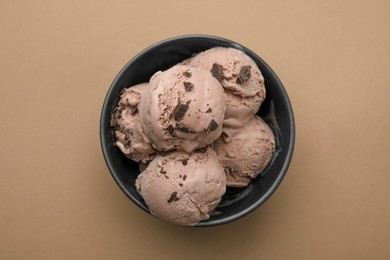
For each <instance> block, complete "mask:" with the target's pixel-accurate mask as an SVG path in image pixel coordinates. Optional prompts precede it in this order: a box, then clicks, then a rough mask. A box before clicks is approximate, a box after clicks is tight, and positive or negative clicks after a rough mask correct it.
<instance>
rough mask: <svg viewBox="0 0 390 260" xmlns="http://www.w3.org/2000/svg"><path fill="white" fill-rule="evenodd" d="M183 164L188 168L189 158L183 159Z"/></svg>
mask: <svg viewBox="0 0 390 260" xmlns="http://www.w3.org/2000/svg"><path fill="white" fill-rule="evenodd" d="M181 163H182V164H183V165H184V166H186V165H187V163H188V158H187V159H183V160H181Z"/></svg>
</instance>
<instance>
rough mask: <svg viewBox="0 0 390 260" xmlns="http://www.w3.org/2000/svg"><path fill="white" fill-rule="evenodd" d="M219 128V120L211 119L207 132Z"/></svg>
mask: <svg viewBox="0 0 390 260" xmlns="http://www.w3.org/2000/svg"><path fill="white" fill-rule="evenodd" d="M217 128H218V124H217V122H215V120H214V119H211V121H210V124H209V126H208V127H207V133H209V132H211V131H214V130H215V129H217Z"/></svg>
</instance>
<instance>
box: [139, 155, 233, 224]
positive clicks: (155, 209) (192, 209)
mask: <svg viewBox="0 0 390 260" xmlns="http://www.w3.org/2000/svg"><path fill="white" fill-rule="evenodd" d="M135 185H136V188H137V190H138V192H139V193H140V194H141V196H142V197H143V199H144V200H145V203H146V205H147V206H148V208H149V210H150V212H151V213H152V214H153V215H154V216H156V217H158V218H161V219H164V220H166V221H169V222H171V223H174V224H180V225H195V224H197V223H198V222H199V221H201V220H205V219H208V218H209V214H210V212H211V211H213V210H214V208H215V207H216V206H217V205H218V203H219V202H220V200H221V197H222V195H223V194H224V193H225V190H226V177H225V173H224V169H223V168H222V166H221V164H220V163H219V161H218V157H217V155H216V154H215V152H214V151H213V150H212V149H211V148H203V149H200V150H198V151H196V152H193V153H192V154H191V155H189V154H187V153H185V152H182V151H174V152H169V153H164V154H159V155H157V156H156V157H155V158H154V160H153V161H151V162H150V164H149V166H148V167H147V168H146V170H144V171H143V172H142V173H141V174H140V175H138V178H137V180H136V183H135Z"/></svg>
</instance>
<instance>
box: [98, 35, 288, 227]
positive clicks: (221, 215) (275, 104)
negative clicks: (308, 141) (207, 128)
mask: <svg viewBox="0 0 390 260" xmlns="http://www.w3.org/2000/svg"><path fill="white" fill-rule="evenodd" d="M217 46H219V47H232V48H236V49H240V50H242V51H243V52H244V53H246V54H247V55H248V56H249V57H251V58H252V59H253V60H254V61H255V63H256V64H257V65H258V67H259V68H260V70H261V72H262V74H263V76H264V79H265V88H266V93H267V96H266V99H265V101H264V102H263V103H262V105H261V108H260V110H259V112H258V115H259V116H260V117H262V118H263V119H264V120H265V121H266V122H267V123H268V124H269V126H270V127H271V129H272V130H273V132H274V134H275V142H276V151H275V153H274V155H273V157H272V159H271V162H270V163H269V165H268V167H267V168H266V169H265V170H264V172H263V173H262V174H261V175H260V176H258V177H257V178H256V179H254V180H252V181H251V183H250V184H249V186H247V187H246V188H241V189H238V188H228V189H227V191H226V193H225V195H224V196H223V197H222V200H221V202H220V203H219V205H218V206H217V208H216V209H215V210H214V211H213V213H212V214H211V215H210V218H209V219H208V220H204V221H201V222H199V223H198V224H197V225H196V226H197V227H206V226H216V225H221V224H226V223H230V222H232V221H234V220H237V219H239V218H242V217H243V216H245V215H247V214H249V213H250V212H252V211H253V210H255V209H256V208H258V207H259V206H260V205H261V204H263V203H264V202H265V201H266V200H267V199H268V198H269V197H270V196H271V195H272V193H273V192H274V191H275V190H276V189H277V187H278V186H279V184H280V183H281V181H282V179H283V177H284V176H285V174H286V172H287V169H288V166H289V164H290V161H291V157H292V154H293V150H294V140H295V126H294V117H293V111H292V107H291V104H290V101H289V98H288V96H287V93H286V90H285V89H284V87H283V85H282V83H281V81H280V80H279V79H278V77H277V75H276V74H275V72H273V70H272V69H271V68H270V67H269V66H268V65H267V64H266V63H265V62H264V61H263V60H262V59H261V58H260V57H259V56H257V55H256V54H255V53H253V52H252V51H250V50H249V49H247V48H245V47H244V46H242V45H241V44H238V43H236V42H233V41H231V40H228V39H224V38H220V37H216V36H210V35H184V36H178V37H174V38H169V39H166V40H163V41H160V42H158V43H156V44H154V45H152V46H150V47H148V48H146V49H145V50H143V51H142V52H141V53H139V54H138V55H137V56H135V57H134V58H133V59H131V60H130V61H129V62H128V63H127V64H126V65H125V67H124V68H123V69H122V70H121V71H120V72H119V74H118V76H117V77H116V78H115V80H114V81H113V83H112V85H111V87H110V88H109V90H108V93H107V96H106V98H105V100H104V104H103V108H102V113H101V119H100V141H101V146H102V151H103V155H104V158H105V161H106V163H107V166H108V169H109V171H110V172H111V175H112V177H113V178H114V180H115V181H116V183H117V184H118V186H119V187H120V188H121V190H122V191H123V192H124V193H125V194H126V196H127V197H129V198H130V200H131V201H133V202H134V203H135V204H136V205H137V206H139V207H140V208H141V209H143V210H144V211H146V212H147V213H149V214H150V212H149V210H148V207H147V206H146V204H145V202H144V200H143V199H142V197H141V196H140V195H139V193H138V192H137V190H136V188H135V180H136V178H137V176H138V174H139V167H138V163H136V162H133V161H131V160H130V159H128V158H126V157H125V156H124V155H123V154H122V153H121V151H120V150H119V149H118V148H117V147H116V146H115V145H114V136H113V134H112V129H111V127H110V118H111V114H112V111H113V109H114V108H115V106H116V104H117V102H118V100H119V96H120V92H121V90H122V89H123V88H126V87H130V86H133V85H136V84H138V83H142V82H147V81H149V79H150V77H151V76H152V75H153V74H154V73H155V72H157V71H159V70H166V69H168V68H170V67H172V66H174V65H175V64H177V63H178V62H181V61H182V60H184V59H187V58H189V57H191V56H192V55H193V54H194V53H197V52H200V51H204V50H206V49H210V48H213V47H217Z"/></svg>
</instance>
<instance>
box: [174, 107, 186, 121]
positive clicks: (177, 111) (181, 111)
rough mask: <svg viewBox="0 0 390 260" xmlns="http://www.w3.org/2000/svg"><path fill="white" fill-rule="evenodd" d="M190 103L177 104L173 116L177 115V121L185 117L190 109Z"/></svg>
mask: <svg viewBox="0 0 390 260" xmlns="http://www.w3.org/2000/svg"><path fill="white" fill-rule="evenodd" d="M188 107H189V106H188V104H180V103H179V104H177V106H176V107H175V109H174V110H173V116H174V117H175V120H176V121H180V120H182V119H183V118H184V115H185V114H186V112H187V110H188Z"/></svg>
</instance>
